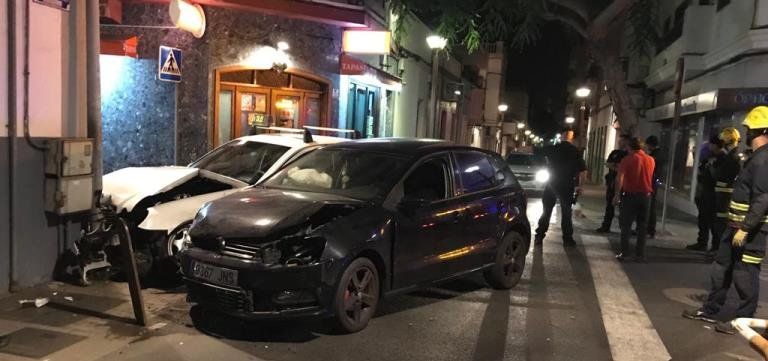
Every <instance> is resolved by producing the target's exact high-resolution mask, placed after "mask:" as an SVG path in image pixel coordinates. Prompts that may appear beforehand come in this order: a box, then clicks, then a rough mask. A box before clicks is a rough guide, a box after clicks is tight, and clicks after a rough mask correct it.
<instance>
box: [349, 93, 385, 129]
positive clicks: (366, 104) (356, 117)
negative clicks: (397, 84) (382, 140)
mask: <svg viewBox="0 0 768 361" xmlns="http://www.w3.org/2000/svg"><path fill="white" fill-rule="evenodd" d="M380 92H381V89H380V88H378V87H374V86H368V85H362V84H357V83H350V85H349V100H348V102H347V128H350V129H354V130H356V131H358V132H360V134H361V135H362V136H363V138H375V137H378V136H380V135H379V134H380V132H379V124H378V118H379V94H380Z"/></svg>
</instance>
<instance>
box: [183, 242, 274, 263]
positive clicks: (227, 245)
mask: <svg viewBox="0 0 768 361" xmlns="http://www.w3.org/2000/svg"><path fill="white" fill-rule="evenodd" d="M221 241H222V239H194V238H193V239H192V244H194V245H195V247H198V248H202V249H204V250H206V251H212V252H218V253H220V254H222V255H225V256H230V257H235V258H240V259H244V260H249V261H254V262H261V261H262V259H263V257H262V255H263V253H262V249H261V246H257V245H254V242H249V241H237V240H227V239H225V240H223V241H224V247H222V246H221Z"/></svg>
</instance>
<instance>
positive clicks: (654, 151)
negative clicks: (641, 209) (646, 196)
mask: <svg viewBox="0 0 768 361" xmlns="http://www.w3.org/2000/svg"><path fill="white" fill-rule="evenodd" d="M645 149H646V152H647V153H648V155H650V156H651V158H653V161H654V162H655V163H656V164H655V166H654V167H653V195H651V205H650V206H649V210H648V238H656V194H657V193H658V190H659V185H660V184H661V171H662V170H661V165H662V164H663V161H662V152H661V148H659V138H657V137H656V136H655V135H651V136H649V137H648V138H645Z"/></svg>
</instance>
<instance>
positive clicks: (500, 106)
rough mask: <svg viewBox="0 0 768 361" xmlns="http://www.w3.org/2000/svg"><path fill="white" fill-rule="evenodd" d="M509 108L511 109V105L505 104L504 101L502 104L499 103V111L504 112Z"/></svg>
mask: <svg viewBox="0 0 768 361" xmlns="http://www.w3.org/2000/svg"><path fill="white" fill-rule="evenodd" d="M507 109H509V105H506V104H504V103H502V104H499V112H500V113H504V112H506V111H507Z"/></svg>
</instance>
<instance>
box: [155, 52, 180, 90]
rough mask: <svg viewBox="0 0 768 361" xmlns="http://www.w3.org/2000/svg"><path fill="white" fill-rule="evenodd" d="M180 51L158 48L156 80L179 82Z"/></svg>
mask: <svg viewBox="0 0 768 361" xmlns="http://www.w3.org/2000/svg"><path fill="white" fill-rule="evenodd" d="M181 61H182V59H181V49H176V48H172V47H170V46H160V56H159V57H158V59H157V78H158V79H160V80H164V81H172V82H174V83H178V82H180V81H181Z"/></svg>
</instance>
